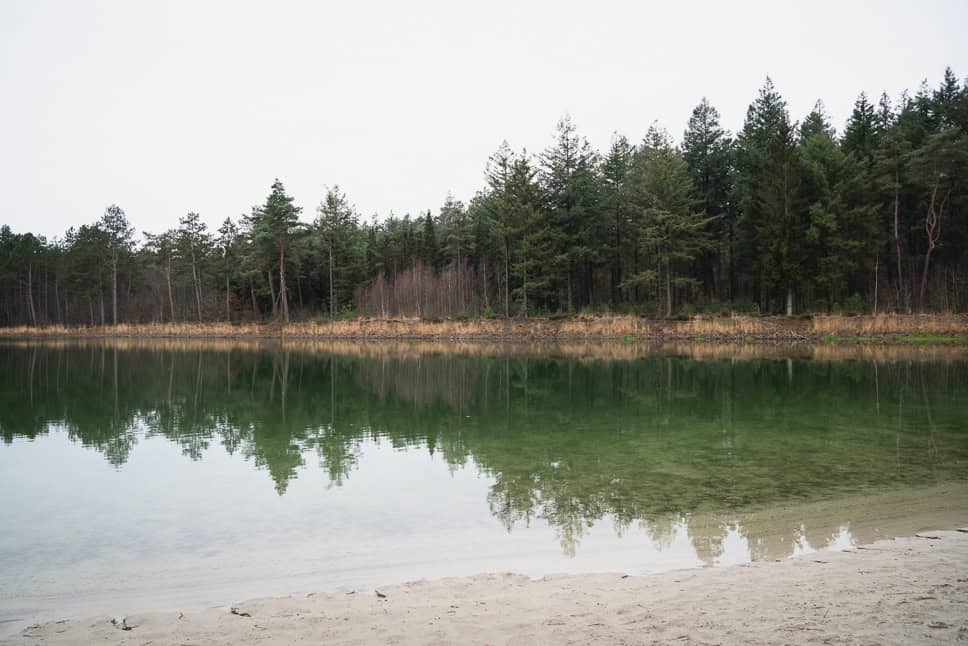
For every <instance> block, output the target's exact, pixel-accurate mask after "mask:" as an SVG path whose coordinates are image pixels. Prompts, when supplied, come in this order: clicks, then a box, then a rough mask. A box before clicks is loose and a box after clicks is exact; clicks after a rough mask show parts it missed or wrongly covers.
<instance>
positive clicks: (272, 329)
mask: <svg viewBox="0 0 968 646" xmlns="http://www.w3.org/2000/svg"><path fill="white" fill-rule="evenodd" d="M0 336H2V337H7V338H102V337H127V338H224V339H234V338H252V339H278V338H287V339H422V340H491V339H505V340H522V341H537V340H587V339H620V340H625V341H629V342H632V341H684V340H688V341H700V342H702V341H744V342H747V341H772V342H778V341H779V342H797V341H814V342H825V343H853V344H857V343H890V342H904V343H923V344H951V343H968V315H962V314H923V315H922V314H912V315H880V316H814V317H799V318H788V317H753V316H729V317H693V318H690V319H684V320H656V319H646V318H640V317H635V316H575V317H568V318H530V319H468V320H459V319H446V320H425V319H376V318H354V319H344V320H335V321H306V322H298V323H288V324H256V323H242V324H230V323H163V324H140V325H131V324H121V325H116V326H95V327H63V326H47V327H9V328H0Z"/></svg>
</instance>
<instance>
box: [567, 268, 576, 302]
mask: <svg viewBox="0 0 968 646" xmlns="http://www.w3.org/2000/svg"><path fill="white" fill-rule="evenodd" d="M567 298H568V303H567V305H568V313H569V314H570V313H571V312H572V311H574V308H573V306H572V299H571V261H570V260H569V261H568V296H567Z"/></svg>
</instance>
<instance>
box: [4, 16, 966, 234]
mask: <svg viewBox="0 0 968 646" xmlns="http://www.w3.org/2000/svg"><path fill="white" fill-rule="evenodd" d="M966 25H968V2H966V1H965V0H954V1H950V2H939V1H936V2H931V1H925V0H919V1H917V2H914V1H911V0H907V1H905V2H851V1H844V0H839V1H837V2H826V1H811V2H799V3H790V2H721V1H720V2H715V1H710V2H698V1H692V2H686V1H682V2H661V3H660V2H633V1H629V2H609V1H603V0H599V1H597V2H582V3H579V2H562V1H555V0H548V1H541V2H526V1H525V0H518V1H509V2H505V1H494V0H489V1H487V2H482V1H478V2H473V3H472V2H459V1H457V0H439V1H427V2H419V1H417V0H410V1H407V2H400V1H396V2H394V1H390V0H388V1H386V2H365V1H355V2H349V1H347V2H341V3H337V2H323V1H317V2H309V1H307V2H295V1H288V2H287V1H274V2H269V1H265V2H242V1H236V0H225V1H216V0H207V1H171V0H164V1H163V0H155V1H154V2H143V1H137V0H118V1H104V2H94V1H86V0H66V1H63V2H51V1H47V0H0V195H2V197H3V208H4V214H3V216H2V217H0V223H5V224H9V225H10V226H11V227H12V228H13V229H14V230H15V231H26V230H32V231H34V232H36V233H40V234H43V235H47V236H52V235H56V236H60V235H62V234H63V232H64V230H65V229H66V228H67V227H68V226H70V225H80V224H83V223H89V222H93V221H95V220H96V219H98V218H99V217H100V215H101V213H102V212H103V210H104V208H105V207H106V206H107V205H109V204H111V203H117V204H119V205H120V206H122V207H123V208H124V209H125V211H126V212H127V214H128V217H129V218H130V220H131V221H132V223H133V224H134V225H135V227H136V228H137V229H138V230H139V231H144V230H147V231H160V230H162V229H165V228H168V227H171V226H175V225H176V223H177V220H178V218H179V217H180V216H182V215H184V214H185V213H186V212H188V211H192V210H194V211H198V212H199V213H200V214H201V215H202V218H203V219H204V220H205V221H206V222H207V223H208V224H209V226H210V227H213V228H217V226H218V223H220V222H221V221H222V220H223V219H224V218H225V217H227V216H231V217H233V218H236V217H238V216H239V215H240V214H241V213H243V212H247V211H248V210H249V209H250V207H251V206H252V205H253V204H256V203H259V202H262V201H263V200H264V199H265V196H266V194H267V193H268V190H269V185H270V184H271V183H272V181H273V179H274V178H275V177H279V178H280V179H282V181H283V182H284V183H285V185H286V188H287V189H288V191H289V193H290V194H291V195H293V196H294V197H295V198H296V202H297V203H298V204H299V205H301V206H302V207H303V208H304V213H303V219H304V220H307V221H308V220H311V219H312V218H313V217H314V209H315V207H316V205H317V204H318V203H319V201H320V199H321V198H322V196H323V194H324V192H325V190H326V187H327V186H329V185H333V184H339V185H340V186H341V187H342V188H343V189H344V190H345V191H346V192H347V194H348V195H349V198H350V200H351V201H352V202H353V203H355V204H356V206H357V207H358V209H359V210H360V212H361V213H362V214H363V215H364V216H365V217H369V216H370V215H371V214H373V213H377V214H378V215H379V216H380V217H381V218H382V217H385V216H386V215H388V214H389V213H390V211H393V212H395V213H396V214H398V215H402V214H404V213H407V212H410V213H416V212H418V211H425V210H426V209H433V210H434V211H436V210H437V208H438V207H439V206H440V204H441V203H442V202H443V200H444V198H445V196H446V194H447V192H448V191H452V192H453V193H454V194H455V196H456V197H458V198H459V199H462V200H464V201H465V202H466V201H467V200H469V199H470V198H471V197H472V196H473V194H474V193H475V191H477V190H478V189H479V188H480V187H481V186H482V185H483V171H484V166H485V163H486V161H487V158H488V156H489V155H490V154H491V153H492V152H494V150H495V149H496V148H497V147H498V145H499V144H500V143H501V141H502V140H503V139H507V140H508V142H509V143H510V144H511V146H512V147H513V148H515V149H519V148H522V147H526V148H527V149H528V150H529V151H534V152H539V151H541V150H542V149H543V148H545V147H546V146H547V145H548V144H549V143H550V142H551V140H552V137H553V134H554V127H555V124H556V122H557V121H558V119H559V118H560V117H561V116H562V115H564V114H565V113H569V114H571V116H572V118H573V119H574V121H575V123H576V124H577V126H578V129H579V131H580V133H581V134H583V135H585V136H587V137H588V139H589V140H590V141H591V143H592V144H593V145H594V146H596V147H597V148H599V149H605V148H607V146H608V144H609V141H610V139H611V135H612V133H613V132H614V131H618V132H620V133H623V134H625V135H626V136H628V137H629V138H630V139H631V140H633V141H635V142H637V141H639V140H640V139H641V138H642V136H643V135H644V134H645V131H646V130H647V129H648V127H649V125H650V124H651V123H652V122H653V120H658V121H659V122H660V124H662V125H663V126H664V127H666V128H667V129H668V130H669V131H670V132H671V133H672V134H673V136H674V137H675V138H676V140H677V141H678V140H679V139H681V135H682V131H683V129H684V128H685V125H686V121H687V120H688V118H689V113H690V111H691V109H692V108H693V107H694V106H695V104H696V103H697V102H698V101H699V100H700V98H701V97H702V96H704V95H705V96H707V97H709V99H710V101H711V102H712V103H713V105H715V106H716V107H717V108H718V109H719V111H720V113H721V114H722V117H723V124H724V126H726V127H727V128H729V129H730V130H733V131H735V130H737V129H739V127H740V126H741V125H742V121H743V117H744V115H745V112H746V107H747V106H748V105H749V103H750V102H751V101H752V100H753V99H754V98H755V96H756V92H757V90H758V88H759V87H760V86H761V85H762V83H763V80H764V78H765V77H766V75H768V74H769V75H770V76H771V77H772V78H773V81H774V83H775V84H776V87H777V89H778V90H779V91H780V92H781V93H782V94H783V96H784V97H785V98H786V99H787V101H788V104H789V107H790V110H791V115H792V116H793V118H794V119H801V118H802V117H803V116H804V115H805V114H806V113H807V112H808V111H809V110H810V108H811V107H812V106H813V104H814V102H815V101H816V100H817V99H818V98H821V99H823V100H824V102H825V104H826V106H827V110H828V112H829V114H830V115H831V116H832V117H833V120H834V124H835V125H836V126H837V127H838V129H840V128H842V126H843V121H844V119H845V118H846V116H847V115H848V114H849V112H850V109H851V107H852V105H853V102H854V100H855V98H856V97H857V94H858V93H859V92H860V91H861V90H866V91H867V92H868V94H869V95H872V96H873V97H874V99H875V100H876V97H877V96H879V94H880V92H881V91H882V90H887V91H888V93H889V94H891V95H892V96H896V95H897V94H898V93H900V91H901V90H903V89H905V88H909V89H910V90H911V91H912V92H913V91H915V90H916V89H917V86H918V84H919V83H920V81H921V79H923V78H927V80H928V82H929V84H930V85H931V86H932V87H933V86H935V85H937V83H938V82H939V81H940V79H941V76H942V74H943V71H944V68H945V66H946V65H951V66H952V67H953V68H954V70H955V72H956V73H957V74H958V76H959V77H960V78H964V77H965V76H966V75H968V38H966V37H965V26H966Z"/></svg>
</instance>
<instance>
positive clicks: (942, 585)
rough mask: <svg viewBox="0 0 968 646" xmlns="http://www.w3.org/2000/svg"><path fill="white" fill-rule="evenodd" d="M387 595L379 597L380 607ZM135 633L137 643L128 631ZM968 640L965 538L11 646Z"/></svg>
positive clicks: (48, 627) (338, 597) (245, 612)
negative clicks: (51, 645)
mask: <svg viewBox="0 0 968 646" xmlns="http://www.w3.org/2000/svg"><path fill="white" fill-rule="evenodd" d="M380 595H382V596H380ZM124 627H127V628H129V629H128V630H124V629H123V628H124ZM956 640H968V529H966V530H958V531H938V532H921V533H920V534H919V535H918V536H914V537H910V538H903V539H896V540H888V541H879V542H877V543H874V544H872V545H869V546H865V547H855V548H852V549H850V550H847V551H843V552H834V551H822V552H816V553H813V554H808V555H805V556H802V557H797V558H791V559H784V560H781V561H767V562H763V561H761V562H757V563H753V564H751V565H740V566H732V567H717V568H705V569H699V570H685V571H679V572H668V573H665V574H659V575H653V576H643V577H624V578H623V576H622V575H620V574H599V575H588V576H561V577H549V578H545V579H542V580H538V581H532V580H529V579H527V578H526V577H522V576H518V575H513V574H482V575H478V576H475V577H466V578H453V579H443V580H440V581H434V582H423V581H420V582H413V583H407V584H403V585H396V586H388V587H386V588H379V594H378V593H377V592H376V591H374V590H367V591H359V592H356V593H351V594H343V593H335V594H313V595H308V596H301V597H287V598H279V599H264V600H254V601H248V602H244V603H240V604H238V605H237V606H236V607H235V609H234V611H233V610H231V609H229V608H216V609H211V610H207V611H203V612H198V613H186V614H181V613H158V614H150V615H129V616H128V617H126V618H120V617H119V618H115V621H114V622H112V620H111V619H109V618H100V619H89V620H82V621H62V622H53V623H48V624H44V625H41V626H32V627H30V628H28V629H27V630H25V631H24V632H23V633H22V634H20V635H19V636H16V637H14V638H12V639H10V640H7V641H4V642H2V643H3V644H153V645H159V644H292V643H326V644H370V643H377V644H567V643H574V644H587V643H606V644H652V643H671V642H674V643H678V644H720V643H736V644H739V643H744V644H778V643H791V644H794V643H795V644H802V643H818V644H819V643H851V644H853V643H856V644H874V643H878V644H885V643H891V644H913V643H925V642H942V643H951V642H953V641H956Z"/></svg>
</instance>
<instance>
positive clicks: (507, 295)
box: [504, 238, 511, 318]
mask: <svg viewBox="0 0 968 646" xmlns="http://www.w3.org/2000/svg"><path fill="white" fill-rule="evenodd" d="M510 265H511V247H510V245H509V244H508V241H507V238H505V239H504V316H505V318H507V317H508V316H509V312H510V311H511V310H510V307H511V288H510V285H511V267H510Z"/></svg>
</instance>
